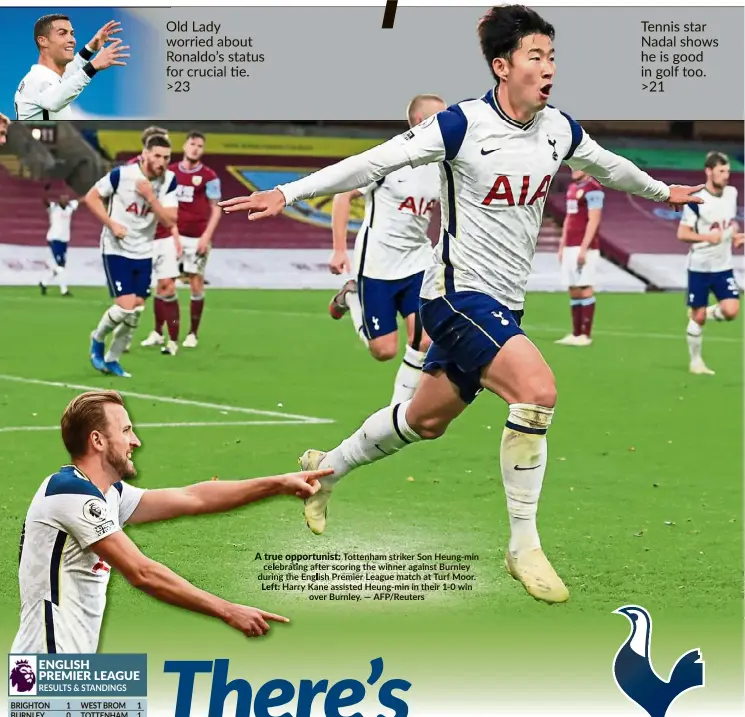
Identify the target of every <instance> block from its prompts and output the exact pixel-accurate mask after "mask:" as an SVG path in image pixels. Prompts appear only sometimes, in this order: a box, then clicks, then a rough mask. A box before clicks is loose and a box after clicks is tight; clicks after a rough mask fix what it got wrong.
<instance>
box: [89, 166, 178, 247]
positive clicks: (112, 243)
mask: <svg viewBox="0 0 745 717" xmlns="http://www.w3.org/2000/svg"><path fill="white" fill-rule="evenodd" d="M141 179H146V177H145V175H144V174H143V172H142V169H140V164H139V162H138V163H136V164H125V165H123V166H121V167H115V168H114V169H112V170H111V172H109V173H108V174H107V175H105V176H103V177H102V178H101V179H99V180H98V182H96V185H95V186H96V189H97V190H98V192H99V194H100V195H101V196H102V197H103V198H104V200H106V199H108V205H109V206H108V209H109V216H110V217H111V218H112V219H113V220H114V221H115V222H118V223H119V224H122V225H123V226H125V227H126V228H127V235H126V236H125V237H124V239H122V240H119V239H117V238H116V237H115V236H114V234H113V233H112V232H111V230H110V229H109V228H108V227H104V228H103V230H102V231H101V251H102V252H103V253H104V254H116V255H118V256H126V257H127V258H129V259H148V258H150V257H152V255H153V239H154V237H155V230H156V228H157V225H158V218H157V216H156V215H155V212H153V210H152V208H151V207H150V205H149V204H148V203H147V202H146V201H145V200H144V198H143V197H141V196H140V195H139V194H138V193H137V189H136V187H137V182H139V181H140V180H141ZM150 183H151V184H152V185H153V191H154V193H155V196H156V197H157V198H158V201H159V202H160V203H161V205H162V206H163V207H164V208H165V209H173V208H178V197H177V195H176V188H177V186H178V183H177V181H176V175H175V174H174V173H173V172H172V171H171V170H170V169H166V171H165V172H164V173H163V175H162V176H161V177H159V178H157V179H151V180H150Z"/></svg>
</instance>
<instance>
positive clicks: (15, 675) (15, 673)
mask: <svg viewBox="0 0 745 717" xmlns="http://www.w3.org/2000/svg"><path fill="white" fill-rule="evenodd" d="M36 669H37V665H36V655H8V696H9V697H17V696H21V697H25V696H31V695H36V681H37V679H36V675H37V674H38V673H37V671H36Z"/></svg>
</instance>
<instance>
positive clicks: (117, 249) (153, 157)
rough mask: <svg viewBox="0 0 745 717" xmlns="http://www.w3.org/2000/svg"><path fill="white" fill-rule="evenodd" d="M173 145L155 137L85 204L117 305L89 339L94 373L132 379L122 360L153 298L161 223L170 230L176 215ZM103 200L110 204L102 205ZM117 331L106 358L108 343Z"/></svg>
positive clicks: (99, 185)
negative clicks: (95, 224) (97, 225)
mask: <svg viewBox="0 0 745 717" xmlns="http://www.w3.org/2000/svg"><path fill="white" fill-rule="evenodd" d="M170 158H171V143H170V141H169V140H168V139H166V138H165V137H163V136H161V135H156V136H153V137H151V138H150V139H149V140H148V142H147V146H146V148H145V149H144V150H143V152H142V160H141V161H140V162H137V163H136V164H127V165H124V166H121V167H115V168H114V169H113V170H112V171H111V172H109V174H107V175H106V176H104V177H102V178H101V179H99V180H98V182H96V184H95V185H93V187H91V189H90V191H89V192H88V194H87V195H86V198H85V201H86V204H87V205H88V207H89V208H90V210H91V212H93V214H94V215H95V216H96V217H97V218H98V219H99V220H100V222H101V223H102V224H103V230H102V231H101V253H102V255H103V267H104V271H105V272H106V280H107V283H108V285H109V293H110V294H111V298H112V299H114V304H113V305H112V306H110V307H109V308H108V309H106V311H105V312H104V314H103V316H102V317H101V320H100V322H99V324H98V327H97V328H96V330H95V331H94V332H93V333H92V334H91V349H90V357H91V364H92V365H93V368H95V369H96V370H98V371H101V372H102V373H109V374H113V375H114V376H121V377H125V378H128V377H129V376H130V374H128V373H127V372H126V371H125V370H124V369H123V368H122V366H121V364H120V363H119V358H120V357H121V355H122V353H123V352H124V349H125V348H126V346H128V345H129V343H130V342H131V340H132V336H133V335H134V332H135V330H136V329H137V324H138V323H139V321H140V316H141V315H142V312H143V311H144V310H145V299H147V297H148V296H150V283H151V277H152V270H153V240H154V237H155V228H156V225H157V223H158V222H160V223H161V224H163V226H165V227H166V228H168V229H170V228H171V227H173V226H175V224H176V219H177V212H178V198H177V196H176V176H175V175H174V173H173V172H172V171H171V170H170V169H168V162H169V160H170ZM104 201H105V202H106V204H104ZM112 332H113V339H112V341H111V345H110V346H109V350H108V351H107V352H106V355H104V341H105V340H106V337H107V336H108V335H109V334H110V333H112Z"/></svg>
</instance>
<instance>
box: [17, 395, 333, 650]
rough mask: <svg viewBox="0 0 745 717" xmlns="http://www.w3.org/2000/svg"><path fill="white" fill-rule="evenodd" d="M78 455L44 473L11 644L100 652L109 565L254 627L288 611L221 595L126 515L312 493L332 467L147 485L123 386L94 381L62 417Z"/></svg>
mask: <svg viewBox="0 0 745 717" xmlns="http://www.w3.org/2000/svg"><path fill="white" fill-rule="evenodd" d="M61 429H62V440H63V442H64V444H65V448H66V449H67V451H68V452H69V454H70V464H69V465H65V466H62V468H60V469H59V470H58V471H57V472H56V473H53V474H52V475H50V476H49V477H48V478H46V479H45V480H44V481H43V482H42V483H41V486H40V487H39V489H38V490H37V491H36V494H35V495H34V498H33V500H32V501H31V505H30V506H29V509H28V512H27V513H26V518H25V520H24V523H23V530H22V533H21V542H20V561H19V562H20V565H19V569H18V580H19V583H20V597H21V618H20V626H19V628H18V632H17V634H16V637H15V640H14V641H13V645H12V647H11V650H10V651H11V653H15V654H22V653H57V654H70V653H95V652H97V650H98V645H99V638H100V632H101V621H102V619H103V615H104V610H105V608H106V589H107V586H108V582H109V576H110V574H111V568H114V569H115V570H117V571H118V572H119V573H120V574H121V575H122V577H124V579H125V580H127V581H128V582H129V583H130V584H131V585H132V586H134V587H136V588H138V589H139V590H142V591H143V592H146V593H147V594H148V595H150V596H152V597H154V598H156V599H158V600H161V601H163V602H166V603H169V604H171V605H175V606H177V607H180V608H184V609H185V610H192V611H193V612H198V613H202V614H205V615H209V616H211V617H216V618H219V619H220V620H222V621H223V622H225V623H226V624H227V625H229V626H230V627H232V628H235V629H236V630H240V631H241V632H242V633H243V634H244V635H246V636H247V637H256V636H259V635H264V634H266V632H267V630H269V624H268V621H270V620H275V621H279V622H288V620H287V618H284V617H282V616H280V615H274V614H272V613H268V612H264V611H263V610H259V609H257V608H253V607H247V606H245V605H238V604H234V603H230V602H228V601H227V600H223V599H222V598H219V597H217V596H215V595H212V594H210V593H208V592H206V591H204V590H200V589H199V588H196V587H195V586H193V585H192V584H191V583H189V582H187V581H186V580H184V579H183V578H182V577H180V576H179V575H177V574H176V573H174V572H173V571H172V570H170V569H169V568H167V567H166V566H165V565H162V564H160V563H157V562H155V561H154V560H151V559H150V558H148V557H146V556H145V555H143V554H142V553H141V552H140V550H139V549H138V548H137V546H136V545H135V544H134V543H133V542H132V541H131V540H130V539H129V537H128V536H127V535H126V534H125V533H124V532H123V528H124V526H125V525H131V524H135V523H151V522H154V521H160V520H171V519H173V518H178V517H183V516H190V515H203V514H205V513H222V512H226V511H229V510H234V509H236V508H240V507H242V506H244V505H246V504H248V503H253V502H256V501H258V500H262V499H264V498H268V497H270V496H276V495H290V496H297V497H299V498H307V497H309V496H312V495H313V494H314V493H315V492H316V491H317V490H318V488H319V484H318V478H319V477H321V476H323V475H327V474H328V471H312V472H299V473H288V474H285V475H278V476H270V477H267V478H253V479H248V480H234V481H215V480H210V481H206V482H202V483H196V484H194V485H190V486H186V487H183V488H161V489H155V490H143V489H142V488H139V487H135V486H133V485H131V484H130V481H131V480H132V479H133V478H134V477H135V476H136V475H137V470H136V469H135V466H134V463H133V462H132V452H133V451H134V450H135V449H137V448H138V447H139V446H140V445H141V443H140V440H139V439H138V438H137V435H136V434H135V432H134V428H133V426H132V422H131V421H130V419H129V415H128V414H127V411H126V409H125V407H124V403H123V401H122V398H121V396H120V395H119V394H118V393H116V392H115V391H89V392H87V393H83V394H81V395H79V396H77V397H76V398H74V399H73V400H72V401H71V402H70V404H69V405H68V406H67V408H66V409H65V412H64V413H63V415H62V421H61Z"/></svg>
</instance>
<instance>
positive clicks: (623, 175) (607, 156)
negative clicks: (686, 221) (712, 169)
mask: <svg viewBox="0 0 745 717" xmlns="http://www.w3.org/2000/svg"><path fill="white" fill-rule="evenodd" d="M580 131H581V132H582V133H583V134H582V139H581V141H580V143H579V144H578V146H577V148H576V150H575V151H574V154H573V155H572V157H571V158H569V159H568V160H566V163H567V164H568V165H569V166H570V167H571V168H572V169H580V170H582V171H583V172H587V174H589V175H590V176H592V177H595V179H597V180H598V181H599V182H600V183H601V184H603V185H605V186H606V187H610V188H611V189H618V190H619V191H621V192H627V193H628V194H636V195H638V196H640V197H644V198H645V199H652V200H654V201H655V202H668V203H670V204H673V205H681V204H688V203H690V202H694V203H697V204H701V203H702V202H703V200H702V199H701V198H699V197H694V196H692V195H693V193H694V192H697V191H699V190H700V189H701V188H702V187H703V185H699V186H697V187H688V186H679V185H672V186H668V185H667V184H665V183H664V182H660V181H659V180H657V179H654V178H653V177H651V176H650V175H648V174H647V173H646V172H645V171H644V170H642V169H639V167H637V166H636V165H635V164H634V163H633V162H630V161H629V160H628V159H626V158H625V157H621V156H620V155H618V154H615V153H613V152H611V151H610V150H607V149H604V148H603V147H601V146H600V145H599V144H598V143H597V142H595V140H593V139H592V138H591V137H590V136H589V135H587V134H585V133H584V131H583V130H581V129H580Z"/></svg>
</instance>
